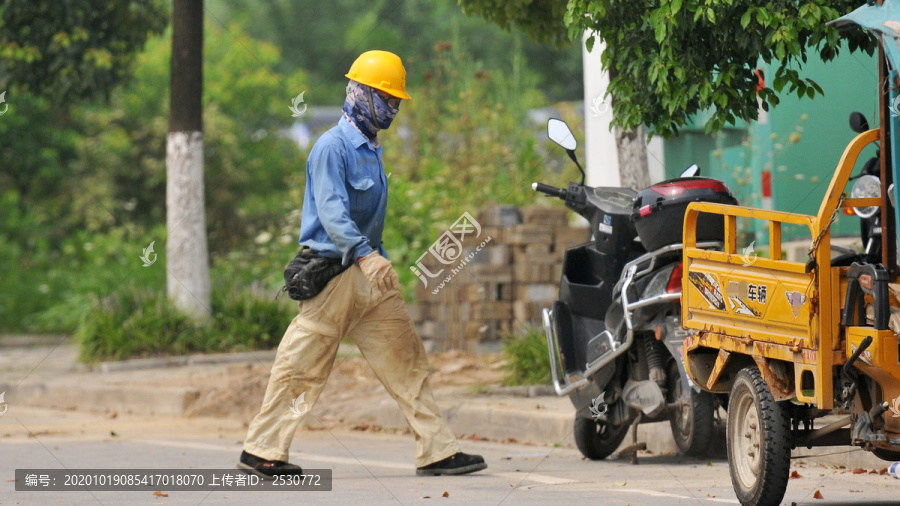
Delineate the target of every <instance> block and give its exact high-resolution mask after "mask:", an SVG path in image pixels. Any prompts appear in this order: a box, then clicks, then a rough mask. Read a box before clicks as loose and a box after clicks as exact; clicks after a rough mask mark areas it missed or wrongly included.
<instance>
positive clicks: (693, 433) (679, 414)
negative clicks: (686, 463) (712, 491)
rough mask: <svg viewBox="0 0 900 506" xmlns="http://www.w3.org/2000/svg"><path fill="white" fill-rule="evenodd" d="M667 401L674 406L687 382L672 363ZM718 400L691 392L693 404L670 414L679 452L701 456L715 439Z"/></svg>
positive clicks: (703, 393) (702, 393) (667, 380)
mask: <svg viewBox="0 0 900 506" xmlns="http://www.w3.org/2000/svg"><path fill="white" fill-rule="evenodd" d="M666 382H667V386H668V399H666V401H667V402H669V403H673V402H675V401H676V400H678V399H679V398H680V397H681V395H682V393H683V392H684V383H683V381H682V378H681V374H680V373H679V371H678V367H677V366H676V365H675V364H674V363H671V364H670V365H669V370H668V372H667V378H666ZM715 414H716V399H715V397H714V396H713V394H710V393H707V392H695V391H693V390H691V397H690V401H688V402H686V403H685V405H684V406H683V407H682V409H680V410H676V411H672V412H671V413H669V425H670V426H671V427H672V437H673V438H674V439H675V446H677V447H678V451H679V452H681V453H684V454H686V455H693V456H701V455H705V454H706V450H707V449H708V448H709V445H710V443H712V440H713V437H715V434H716V430H715Z"/></svg>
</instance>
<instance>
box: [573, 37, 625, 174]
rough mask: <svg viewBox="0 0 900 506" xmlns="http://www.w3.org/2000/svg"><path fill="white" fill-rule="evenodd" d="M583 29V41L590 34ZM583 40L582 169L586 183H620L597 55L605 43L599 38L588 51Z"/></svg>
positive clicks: (606, 82) (609, 110)
mask: <svg viewBox="0 0 900 506" xmlns="http://www.w3.org/2000/svg"><path fill="white" fill-rule="evenodd" d="M590 34H591V32H590V31H585V32H584V40H587V38H588V37H589V36H590ZM584 40H582V44H581V47H582V55H583V64H584V157H585V165H584V170H585V172H586V173H587V185H588V186H619V184H620V181H621V180H620V178H619V156H618V151H617V150H616V136H615V135H614V134H613V132H612V131H611V130H610V129H609V124H610V122H611V121H612V107H611V98H612V97H608V96H607V97H604V95H605V94H606V89H607V87H608V86H609V75H608V74H607V73H606V72H604V71H603V65H602V64H601V63H600V55H601V54H602V53H603V48H604V46H603V45H602V44H601V43H600V41H599V40H597V42H596V43H595V44H594V50H593V51H591V52H588V50H587V46H585V44H584Z"/></svg>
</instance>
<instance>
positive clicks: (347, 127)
mask: <svg viewBox="0 0 900 506" xmlns="http://www.w3.org/2000/svg"><path fill="white" fill-rule="evenodd" d="M338 126H339V127H341V132H342V133H343V134H344V136H346V137H347V139H349V140H350V144H352V145H353V147H354V148H359V147H360V146H362V145H363V144H367V145H368V146H369V149H371V150H372V151H377V150H378V148H379V147H380V146H378V145H376V144H375V143H373V142H372V141H370V140H369V139H367V138H366V136H365V135H363V134H362V132H360V131H359V129H358V128H356V126H355V125H353V124H352V123H350V122H349V121H347V117H346V116H341V119H340V121H338Z"/></svg>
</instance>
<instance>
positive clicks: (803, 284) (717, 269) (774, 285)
mask: <svg viewBox="0 0 900 506" xmlns="http://www.w3.org/2000/svg"><path fill="white" fill-rule="evenodd" d="M687 260H688V263H687V264H686V269H685V270H684V273H685V274H684V277H685V282H684V283H683V284H682V294H683V295H682V299H683V306H682V312H683V323H684V326H685V327H687V328H691V329H697V330H706V331H710V332H716V333H722V334H727V335H730V336H735V337H752V339H753V340H757V341H760V340H761V341H766V342H771V343H775V344H783V345H789V346H795V345H796V346H800V347H802V348H813V341H812V340H811V335H810V334H811V333H812V331H813V326H812V324H811V311H810V307H811V304H810V302H811V300H810V299H811V292H812V290H813V287H812V281H813V276H812V274H806V273H799V272H785V271H774V270H773V269H771V268H768V269H763V268H760V267H757V266H756V265H755V264H754V265H749V266H735V265H733V264H731V263H724V264H723V263H720V262H716V261H713V260H709V259H705V258H691V257H688V258H687ZM783 263H785V264H793V263H796V262H783ZM813 315H814V313H813Z"/></svg>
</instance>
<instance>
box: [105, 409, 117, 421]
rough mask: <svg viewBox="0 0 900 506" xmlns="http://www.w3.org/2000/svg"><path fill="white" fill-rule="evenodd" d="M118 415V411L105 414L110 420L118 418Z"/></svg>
mask: <svg viewBox="0 0 900 506" xmlns="http://www.w3.org/2000/svg"><path fill="white" fill-rule="evenodd" d="M118 416H119V413H118V412H116V411H113V412H112V413H107V414H106V418H109V419H110V420H114V419H116V418H118Z"/></svg>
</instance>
